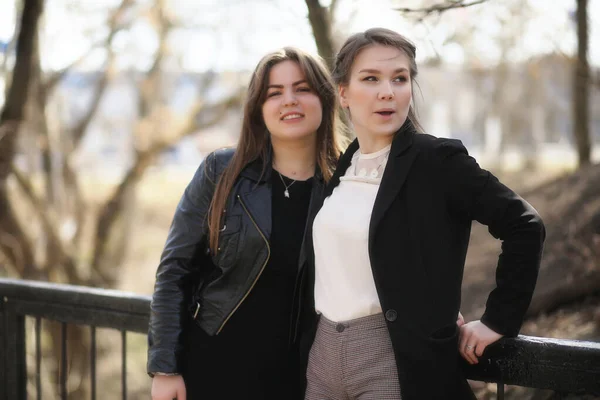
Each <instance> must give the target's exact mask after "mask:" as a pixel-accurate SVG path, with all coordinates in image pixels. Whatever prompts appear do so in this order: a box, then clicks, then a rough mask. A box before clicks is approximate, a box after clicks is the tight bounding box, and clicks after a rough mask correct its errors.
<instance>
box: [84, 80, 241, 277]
mask: <svg viewBox="0 0 600 400" xmlns="http://www.w3.org/2000/svg"><path fill="white" fill-rule="evenodd" d="M241 98H242V96H241V93H239V92H238V93H235V94H234V95H232V96H231V97H229V98H228V99H227V100H225V101H224V102H222V103H220V104H218V105H216V106H214V107H211V109H210V110H202V107H201V105H196V106H194V107H193V110H197V111H198V112H194V111H192V112H190V114H189V115H190V116H189V118H188V121H187V122H186V123H185V124H183V126H182V128H181V129H180V131H179V132H178V133H177V134H176V135H173V136H170V138H169V139H167V140H162V141H157V142H155V143H154V144H152V145H151V146H150V147H149V148H148V149H146V150H143V151H140V152H138V153H137V157H136V160H135V163H134V165H133V166H132V167H131V168H130V169H129V171H128V172H127V174H126V176H125V178H124V179H123V181H122V182H121V183H120V184H119V186H118V187H117V189H116V190H115V192H114V193H113V195H112V196H111V198H110V199H109V200H108V201H107V202H106V204H105V205H104V207H103V209H102V211H101V212H100V217H99V219H98V224H97V226H96V237H95V245H94V255H93V259H92V263H91V265H92V269H93V270H94V271H96V272H99V271H100V270H101V261H102V259H103V257H104V254H105V252H106V246H107V244H108V238H109V235H110V232H111V228H112V226H113V225H114V223H115V222H116V221H117V220H118V218H119V217H120V215H121V210H122V209H123V203H124V201H125V198H126V193H127V192H128V191H129V190H130V189H131V188H132V187H133V186H134V185H135V184H136V183H137V182H139V180H140V179H141V178H142V176H143V174H144V172H145V171H146V170H147V169H148V167H149V166H150V165H151V164H152V162H153V161H154V159H155V158H156V156H158V155H159V154H160V153H162V152H163V151H164V150H166V149H168V148H170V147H172V146H174V145H175V144H177V143H178V142H179V141H180V140H181V139H182V138H184V137H185V136H188V135H190V134H192V133H195V132H198V131H201V130H202V129H206V128H209V127H211V126H214V125H215V124H217V123H218V122H219V121H221V120H222V119H223V117H224V116H225V115H226V114H227V112H228V111H229V110H231V109H233V108H236V107H239V105H240V102H241ZM198 104H200V103H198ZM203 111H204V112H206V113H209V114H210V117H209V118H208V119H206V120H205V121H203V122H202V123H201V124H198V123H197V122H196V121H198V120H199V117H200V115H199V114H201V113H202V112H203Z"/></svg>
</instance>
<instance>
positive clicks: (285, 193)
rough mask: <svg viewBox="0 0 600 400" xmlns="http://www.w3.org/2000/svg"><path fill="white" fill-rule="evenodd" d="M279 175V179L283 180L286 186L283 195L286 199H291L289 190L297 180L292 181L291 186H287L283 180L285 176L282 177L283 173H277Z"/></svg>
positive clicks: (282, 181)
mask: <svg viewBox="0 0 600 400" xmlns="http://www.w3.org/2000/svg"><path fill="white" fill-rule="evenodd" d="M277 173H278V174H279V178H281V183H283V186H285V190H284V191H283V195H284V196H285V197H287V198H288V199H289V198H290V191H289V190H288V189H289V188H290V187H291V186H292V185H293V184H294V183H296V180H295V179H294V180H293V181H292V183H290V184H289V185H286V184H285V180H283V175H281V172H279V171H277Z"/></svg>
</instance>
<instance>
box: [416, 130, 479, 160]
mask: <svg viewBox="0 0 600 400" xmlns="http://www.w3.org/2000/svg"><path fill="white" fill-rule="evenodd" d="M413 143H414V145H415V146H417V147H418V148H419V150H420V151H421V153H424V154H427V155H429V156H433V157H435V158H437V159H438V160H443V159H445V158H447V157H449V156H452V155H454V154H456V153H464V154H468V152H467V149H466V148H465V146H464V145H463V144H462V142H461V141H460V140H458V139H449V138H443V137H436V136H432V135H428V134H426V133H419V134H417V135H415V137H414V142H413Z"/></svg>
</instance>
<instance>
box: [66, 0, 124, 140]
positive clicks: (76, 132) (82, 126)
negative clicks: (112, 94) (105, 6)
mask: <svg viewBox="0 0 600 400" xmlns="http://www.w3.org/2000/svg"><path fill="white" fill-rule="evenodd" d="M132 4H133V0H123V1H122V2H121V4H120V5H119V7H118V8H117V9H116V10H115V12H114V13H113V14H112V15H111V17H110V20H109V27H110V33H109V34H108V36H107V37H106V40H105V47H106V50H107V52H108V55H107V60H106V68H105V70H104V73H103V74H102V76H101V78H100V79H99V81H98V83H97V85H96V88H95V90H94V94H93V97H92V104H91V105H90V107H89V108H88V110H87V112H86V114H85V115H84V116H83V117H82V118H81V120H80V121H79V123H78V124H77V125H76V127H75V128H74V129H73V149H72V150H74V149H76V148H77V147H78V145H79V143H80V142H81V139H82V138H83V135H84V134H85V131H86V130H87V127H88V125H89V124H90V122H91V121H92V118H93V117H94V115H95V114H96V111H97V110H98V106H99V105H100V101H101V100H102V95H103V94H104V92H105V90H106V88H107V86H108V82H109V80H110V75H111V73H112V70H113V68H114V62H115V53H114V51H113V49H112V41H113V39H114V37H115V36H116V34H117V33H118V32H119V26H120V21H121V20H122V19H123V15H124V14H125V12H126V11H127V9H128V8H129V7H130V6H131V5H132Z"/></svg>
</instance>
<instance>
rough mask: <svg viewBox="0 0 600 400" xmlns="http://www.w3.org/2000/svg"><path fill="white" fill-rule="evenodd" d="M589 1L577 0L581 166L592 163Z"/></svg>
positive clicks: (576, 115) (576, 107)
mask: <svg viewBox="0 0 600 400" xmlns="http://www.w3.org/2000/svg"><path fill="white" fill-rule="evenodd" d="M587 4H588V0H577V13H576V14H577V61H576V64H575V68H574V75H573V103H572V104H573V130H574V132H573V133H574V136H575V141H576V143H577V154H578V155H579V166H580V167H581V166H584V165H587V164H589V163H590V156H591V140H590V125H589V120H590V103H589V98H590V93H589V84H590V80H589V78H590V66H589V64H588V59H587V52H588V15H587Z"/></svg>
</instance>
